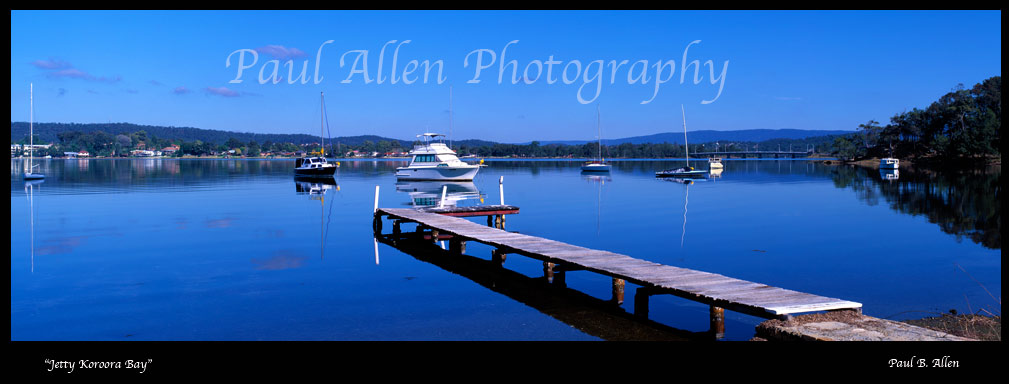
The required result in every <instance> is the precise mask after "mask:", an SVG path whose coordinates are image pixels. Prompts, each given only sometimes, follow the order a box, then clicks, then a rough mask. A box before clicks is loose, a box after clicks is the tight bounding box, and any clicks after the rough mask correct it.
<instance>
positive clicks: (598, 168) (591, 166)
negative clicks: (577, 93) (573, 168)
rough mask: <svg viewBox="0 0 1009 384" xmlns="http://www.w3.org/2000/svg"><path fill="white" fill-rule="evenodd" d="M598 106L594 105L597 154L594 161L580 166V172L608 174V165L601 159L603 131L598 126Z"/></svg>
mask: <svg viewBox="0 0 1009 384" xmlns="http://www.w3.org/2000/svg"><path fill="white" fill-rule="evenodd" d="M599 124H600V118H599V105H596V130H598V131H599V132H598V136H596V139H597V140H598V142H597V144H596V145H597V148H598V149H597V152H596V159H597V160H591V161H587V162H585V164H582V172H609V171H610V165H609V164H606V159H603V129H602V127H601V126H600V125H599Z"/></svg>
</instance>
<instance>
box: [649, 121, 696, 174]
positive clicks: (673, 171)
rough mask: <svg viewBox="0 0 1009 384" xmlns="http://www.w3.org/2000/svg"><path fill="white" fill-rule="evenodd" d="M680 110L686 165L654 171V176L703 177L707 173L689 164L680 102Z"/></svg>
mask: <svg viewBox="0 0 1009 384" xmlns="http://www.w3.org/2000/svg"><path fill="white" fill-rule="evenodd" d="M680 111H681V112H682V113H683V148H684V149H685V150H686V154H687V156H686V157H687V166H686V167H682V168H675V169H666V170H663V171H658V172H655V177H705V176H707V175H708V171H699V170H696V169H694V167H691V166H690V146H688V145H687V112H686V110H685V109H684V108H683V104H680Z"/></svg>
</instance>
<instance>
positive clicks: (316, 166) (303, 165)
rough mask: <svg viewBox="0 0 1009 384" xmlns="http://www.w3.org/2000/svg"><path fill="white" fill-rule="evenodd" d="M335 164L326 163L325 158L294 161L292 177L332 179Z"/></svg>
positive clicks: (317, 157) (307, 158) (318, 157)
mask: <svg viewBox="0 0 1009 384" xmlns="http://www.w3.org/2000/svg"><path fill="white" fill-rule="evenodd" d="M336 164H337V163H330V162H328V161H326V158H325V157H322V156H315V157H302V158H299V159H295V160H294V177H299V178H305V177H319V178H332V177H333V174H335V173H336V168H337V165H336Z"/></svg>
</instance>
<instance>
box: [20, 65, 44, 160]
mask: <svg viewBox="0 0 1009 384" xmlns="http://www.w3.org/2000/svg"><path fill="white" fill-rule="evenodd" d="M28 89H29V94H30V96H28V100H29V104H30V105H31V107H30V108H31V109H30V111H29V112H28V114H29V118H28V166H27V167H26V169H25V176H24V177H25V180H42V179H45V178H46V175H44V174H41V173H35V167H37V166H39V165H38V164H35V140H34V139H35V127H34V125H35V85H34V84H30V85H29V86H28Z"/></svg>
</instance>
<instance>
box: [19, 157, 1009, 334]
mask: <svg viewBox="0 0 1009 384" xmlns="http://www.w3.org/2000/svg"><path fill="white" fill-rule="evenodd" d="M293 164H294V162H293V160H167V159H165V160H107V159H93V160H49V161H43V162H42V167H41V169H42V171H43V172H44V173H46V174H47V175H48V177H47V178H46V180H45V181H44V182H42V183H38V184H28V185H26V184H25V182H24V181H22V180H21V178H20V176H19V171H20V169H21V167H22V164H21V162H20V160H12V161H11V339H12V340H599V339H611V338H612V337H611V336H609V335H608V333H607V331H606V329H612V328H616V327H618V326H617V325H613V324H609V323H605V322H602V323H599V322H596V321H595V320H590V318H591V317H592V316H591V315H590V314H585V313H590V312H592V311H596V312H599V313H605V312H606V311H607V310H608V309H607V308H610V309H612V307H614V306H615V305H612V304H610V305H609V307H608V306H607V304H606V303H605V302H606V300H608V299H609V298H610V281H609V279H608V278H605V277H601V276H598V275H594V274H592V273H590V272H571V273H568V275H567V286H568V287H569V288H571V290H574V291H577V292H580V294H581V295H583V297H579V298H577V299H572V298H570V296H561V297H559V298H558V297H556V295H555V294H554V291H552V290H550V289H545V288H543V286H544V284H542V281H541V280H542V279H540V276H542V274H543V272H542V265H541V263H539V262H536V261H534V260H531V259H527V258H524V257H522V256H518V255H510V256H509V257H508V259H507V261H506V263H505V268H506V270H507V271H508V272H507V273H505V274H503V275H502V274H496V273H498V272H493V271H494V269H493V268H490V269H487V268H480V267H479V266H476V267H472V266H467V267H460V266H459V265H454V264H450V265H444V264H443V265H439V263H433V262H429V261H425V260H424V259H423V257H414V256H411V255H409V254H407V253H404V252H402V251H400V250H397V249H396V248H393V247H391V246H389V245H386V244H378V243H376V241H375V240H374V238H373V236H372V225H371V222H372V216H371V215H372V208H373V199H374V194H375V186H376V185H377V186H379V187H380V197H379V199H380V202H379V205H380V206H382V207H407V206H411V205H413V204H415V203H420V204H424V203H430V202H432V201H436V200H438V199H439V198H440V190H441V185H440V184H436V183H434V184H432V183H417V184H402V183H401V184H400V185H398V186H397V183H396V180H395V178H394V175H393V173H394V168H395V167H396V166H401V165H403V164H404V163H403V162H399V161H371V160H368V161H343V162H342V167H341V168H340V173H339V175H338V176H337V177H336V181H337V182H336V183H335V184H334V185H327V184H318V183H317V184H312V183H299V182H297V181H295V180H294V179H293V178H292V176H291V175H292V168H293ZM488 164H489V167H487V168H485V169H483V170H482V171H481V173H480V174H479V175H478V176H477V179H476V180H475V182H474V183H472V184H461V185H460V184H455V185H450V186H449V187H450V189H449V190H448V192H449V195H450V197H451V198H453V199H458V202H457V204H459V205H477V204H481V203H483V204H496V203H498V202H499V199H500V195H499V186H498V180H499V178H500V177H502V176H503V177H504V200H505V203H507V204H513V205H517V206H520V207H521V213H520V214H518V215H512V216H509V217H508V218H507V229H508V230H511V231H519V232H522V233H526V234H530V235H535V236H542V237H546V238H550V239H554V240H558V241H564V242H568V243H572V244H576V245H580V246H584V247H589V248H597V249H603V250H608V251H612V252H617V253H623V254H626V255H630V256H633V257H637V258H641V259H646V260H650V261H654V262H658V263H663V264H669V265H675V266H680V267H686V268H693V269H698V270H702V271H708V272H714V273H719V274H723V275H726V276H730V277H735V278H740V279H745V280H751V281H755V282H760V283H765V284H769V285H773V286H779V287H783V288H787V289H792V290H797V291H803V292H809V293H814V294H819V295H823V296H830V297H837V298H842V299H847V300H852V301H857V302H861V303H863V304H864V312H865V313H866V314H868V315H872V316H877V317H884V318H892V319H907V318H918V317H923V316H928V315H934V314H936V313H940V312H947V311H949V310H950V309H955V310H957V311H959V312H978V311H979V310H981V309H987V310H989V311H998V312H999V313H1000V312H1001V307H1000V306H999V304H998V301H997V299H993V296H994V297H995V298H998V299H1000V298H1001V285H1002V280H1001V267H1002V263H1001V242H1000V238H999V231H1000V225H1001V218H1000V216H999V214H1000V211H1001V206H1000V205H1001V199H1000V186H999V182H998V178H999V177H1000V174H1001V170H1000V168H995V169H993V170H988V171H987V172H973V173H969V174H944V173H936V172H926V171H917V172H912V171H910V170H901V173H900V175H899V177H898V178H897V179H896V180H885V178H884V176H881V175H880V174H879V173H878V172H877V171H875V170H865V169H857V168H853V167H842V166H829V165H823V164H819V163H814V162H808V161H790V160H782V161H774V160H763V161H757V160H749V161H742V160H740V161H734V160H728V161H725V164H726V168H725V170H724V172H723V173H722V174H721V175H720V177H717V178H710V179H706V180H701V181H697V182H695V183H693V184H690V185H684V184H680V183H675V182H670V181H665V180H659V179H656V178H655V177H654V176H653V175H654V171H656V170H660V169H663V168H669V167H673V166H680V165H682V161H645V160H642V161H619V162H616V163H615V166H614V168H613V171H612V172H611V173H610V174H609V175H607V176H603V177H593V176H588V175H583V174H581V173H580V171H579V168H578V166H579V163H578V162H565V161H488ZM472 220H475V221H477V222H481V223H485V222H486V220H485V219H482V218H481V219H476V218H473V219H472ZM390 227H391V226H390V225H388V224H387V226H386V229H385V231H386V233H388V232H389V231H390V230H391V228H390ZM490 252H491V250H490V248H488V247H485V246H481V245H477V244H473V243H471V244H470V245H469V247H468V249H467V254H468V255H471V256H474V257H476V258H479V259H483V260H488V259H489V258H490ZM477 264H479V263H477ZM488 274H490V277H487V276H488ZM634 289H635V286H633V285H632V284H628V286H627V293H626V296H625V297H626V300H625V302H624V304H622V305H620V306H616V311H617V312H621V311H623V312H627V313H630V312H633V294H634ZM986 290H987V291H986ZM989 292H990V294H989ZM544 298H546V299H544ZM586 302H587V303H588V304H585V303H586ZM585 308H588V309H585ZM586 311H587V312H586ZM649 319H651V322H652V323H656V324H657V325H656V324H653V325H652V326H654V327H658V328H660V329H664V328H663V327H668V328H669V329H673V330H674V331H675V330H683V331H688V332H703V331H705V330H707V328H708V308H707V306H705V305H701V304H697V303H693V302H691V301H687V300H684V299H679V298H675V297H671V296H656V297H653V298H652V301H651V306H650V314H649ZM583 321H584V322H583ZM761 321H762V319H759V318H755V317H752V316H748V315H743V314H738V313H735V312H731V311H726V331H727V333H726V339H728V340H746V339H748V338H750V337H752V336H753V333H754V332H753V330H754V326H755V325H756V324H758V323H759V322H761ZM600 329H602V330H600ZM667 331H668V330H667Z"/></svg>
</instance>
